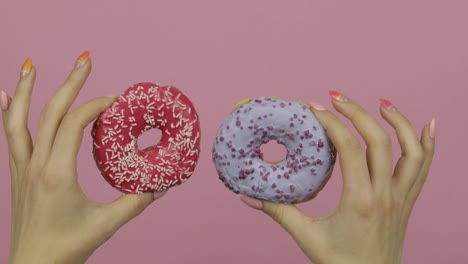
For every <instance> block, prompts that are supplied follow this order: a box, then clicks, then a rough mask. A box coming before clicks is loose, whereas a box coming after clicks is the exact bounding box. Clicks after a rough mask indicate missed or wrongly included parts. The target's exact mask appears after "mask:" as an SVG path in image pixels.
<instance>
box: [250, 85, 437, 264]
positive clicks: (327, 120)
mask: <svg viewBox="0 0 468 264" xmlns="http://www.w3.org/2000/svg"><path fill="white" fill-rule="evenodd" d="M330 95H331V96H332V97H333V100H332V102H333V106H334V107H335V108H336V110H338V112H340V113H341V114H342V115H344V116H345V117H346V118H348V119H349V120H350V121H351V122H352V123H353V125H354V127H355V128H356V130H357V131H358V132H359V134H360V135H361V137H362V138H363V139H364V141H365V143H366V146H367V148H366V150H363V149H362V148H361V145H360V143H359V141H358V139H357V138H356V137H355V136H354V135H353V134H352V133H351V131H350V130H349V129H348V128H347V127H346V125H345V124H344V123H343V122H342V121H341V120H340V119H339V118H338V117H337V116H335V115H334V114H332V113H331V112H329V111H326V110H325V109H324V108H323V106H320V105H318V104H311V106H312V111H313V112H314V114H315V115H316V117H317V118H318V119H319V121H320V122H321V124H322V125H323V126H324V127H325V129H326V130H327V132H328V134H329V136H330V138H331V140H332V141H333V143H334V144H335V147H336V149H337V151H338V155H339V157H340V167H341V172H342V175H343V191H342V197H341V201H340V204H339V206H338V208H336V210H335V211H334V212H333V213H332V214H330V215H328V216H325V217H321V218H311V217H308V216H306V215H304V214H303V213H302V212H301V211H300V210H299V209H298V208H297V207H296V206H295V205H286V204H277V203H272V202H267V201H263V202H262V201H259V200H256V199H252V198H249V197H245V196H243V197H241V200H242V201H244V202H245V203H246V204H247V205H249V206H251V207H253V208H255V209H261V210H263V211H264V212H265V213H266V214H268V215H269V216H271V217H272V218H273V219H274V220H275V221H276V222H278V223H279V224H280V225H281V226H282V227H283V228H284V229H285V230H286V231H287V232H288V233H289V234H290V235H291V236H292V237H293V238H294V239H295V241H296V242H297V244H298V245H299V247H300V248H301V249H302V251H303V252H304V253H305V254H306V255H307V257H308V258H310V259H311V260H312V261H314V263H317V264H319V263H325V264H327V263H330V264H339V263H346V264H350V263H356V264H357V263H359V264H363V263H371V264H375V263H379V264H383V263H392V264H394V263H399V262H400V258H401V253H402V247H403V240H404V238H405V230H406V226H407V224H408V219H409V216H410V214H411V210H412V208H413V205H414V203H415V202H416V199H417V197H418V195H419V193H420V192H421V189H422V187H423V184H424V182H425V180H426V177H427V174H428V172H429V167H430V165H431V162H432V157H433V155H434V143H435V142H434V138H435V121H434V120H432V121H431V122H430V124H428V125H426V126H425V127H424V129H423V130H422V135H421V138H420V139H419V138H418V135H417V133H416V131H415V130H414V128H413V127H412V125H411V123H410V122H409V121H408V120H407V119H406V117H405V116H404V115H403V114H402V113H401V112H399V111H398V110H397V109H396V108H395V107H394V106H393V105H392V104H391V103H390V102H389V101H386V100H383V99H382V100H381V103H382V106H381V108H380V112H381V115H382V116H383V118H384V119H385V120H386V121H387V122H388V123H389V124H390V125H391V126H392V127H393V128H394V129H395V132H396V135H397V137H398V141H399V143H400V146H401V157H400V158H399V160H398V162H397V164H396V167H395V168H393V162H392V143H391V141H390V137H389V135H388V134H387V133H386V132H385V131H384V129H383V128H382V127H381V126H380V125H379V123H378V122H377V121H376V120H375V119H374V118H373V117H372V116H371V115H369V114H368V113H367V112H366V111H365V110H364V109H363V108H361V107H360V106H359V105H357V104H356V103H354V102H352V101H351V100H349V99H348V98H346V97H345V96H344V95H342V94H340V93H338V92H330Z"/></svg>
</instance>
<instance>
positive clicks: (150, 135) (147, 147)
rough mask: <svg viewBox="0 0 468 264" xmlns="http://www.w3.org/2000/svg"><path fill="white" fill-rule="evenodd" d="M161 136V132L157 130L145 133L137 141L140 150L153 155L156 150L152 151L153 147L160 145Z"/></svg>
mask: <svg viewBox="0 0 468 264" xmlns="http://www.w3.org/2000/svg"><path fill="white" fill-rule="evenodd" d="M161 135H162V132H161V130H159V129H157V128H153V129H150V130H148V131H146V132H143V134H141V135H140V136H139V137H138V139H137V144H138V149H139V150H141V151H143V152H146V153H148V154H149V153H152V152H153V151H154V149H151V147H152V146H155V145H157V144H158V143H159V141H160V140H161Z"/></svg>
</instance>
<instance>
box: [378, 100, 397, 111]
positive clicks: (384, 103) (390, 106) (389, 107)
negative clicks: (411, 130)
mask: <svg viewBox="0 0 468 264" xmlns="http://www.w3.org/2000/svg"><path fill="white" fill-rule="evenodd" d="M380 104H381V105H382V106H383V107H384V108H385V109H387V110H389V111H390V112H396V111H397V109H396V107H395V106H394V105H393V104H392V102H390V101H388V100H386V99H383V98H380Z"/></svg>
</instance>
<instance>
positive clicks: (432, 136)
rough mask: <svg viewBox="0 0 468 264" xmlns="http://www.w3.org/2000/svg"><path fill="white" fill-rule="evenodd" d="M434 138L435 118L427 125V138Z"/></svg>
mask: <svg viewBox="0 0 468 264" xmlns="http://www.w3.org/2000/svg"><path fill="white" fill-rule="evenodd" d="M435 136H436V122H435V118H432V120H431V123H430V124H429V137H430V138H431V139H435Z"/></svg>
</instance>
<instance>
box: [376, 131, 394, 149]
mask: <svg viewBox="0 0 468 264" xmlns="http://www.w3.org/2000/svg"><path fill="white" fill-rule="evenodd" d="M371 144H375V145H378V146H382V147H385V148H389V147H391V145H392V141H391V139H390V136H389V135H388V134H387V133H385V132H379V133H375V134H374V135H373V137H372V138H371Z"/></svg>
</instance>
